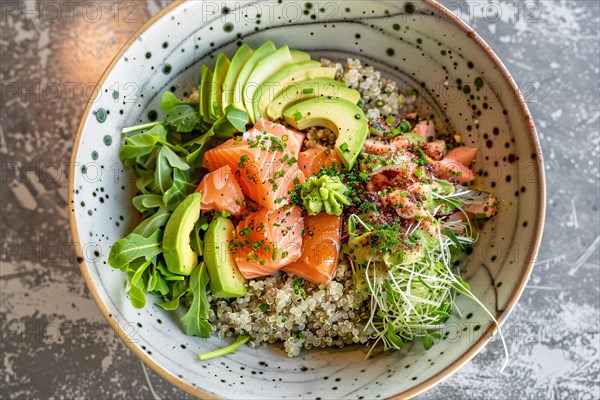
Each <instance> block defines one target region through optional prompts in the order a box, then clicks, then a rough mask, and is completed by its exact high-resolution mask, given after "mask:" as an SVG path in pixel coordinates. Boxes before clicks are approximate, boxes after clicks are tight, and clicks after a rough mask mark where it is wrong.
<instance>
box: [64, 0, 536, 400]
mask: <svg viewBox="0 0 600 400" xmlns="http://www.w3.org/2000/svg"><path fill="white" fill-rule="evenodd" d="M417 1H420V2H422V3H424V4H425V5H426V6H428V7H431V8H433V9H435V10H436V11H437V12H438V13H440V15H442V16H443V17H445V18H447V19H448V20H449V21H450V22H451V23H453V24H455V25H456V26H457V27H458V28H460V29H461V30H462V31H464V32H465V33H466V34H467V36H468V37H470V38H471V39H472V40H473V41H474V42H475V44H477V45H478V46H479V47H480V48H481V49H482V50H483V51H485V53H486V54H487V55H488V56H489V57H490V59H491V60H492V62H493V63H494V64H495V66H496V67H497V68H498V70H499V72H500V73H501V74H502V76H503V77H504V79H506V81H507V82H508V84H509V87H510V88H511V89H512V92H513V93H512V94H513V96H514V97H515V98H516V99H517V103H518V106H519V108H520V110H521V112H522V114H523V115H524V116H525V118H526V120H527V123H528V128H529V129H528V130H529V136H530V137H531V138H532V139H533V145H534V149H535V154H536V160H538V162H537V163H536V167H537V173H538V176H539V177H540V179H539V181H538V196H539V201H538V207H537V215H536V224H535V228H534V232H533V244H534V245H533V249H532V253H531V257H529V258H528V259H527V260H526V261H525V264H524V266H523V269H522V271H523V273H522V275H521V279H520V281H519V283H518V285H517V287H516V289H515V290H514V291H513V293H512V295H511V296H510V297H509V299H508V301H507V303H506V306H505V307H504V309H503V310H502V311H501V312H500V313H499V315H498V316H497V319H498V320H499V322H500V325H502V324H503V323H504V321H506V318H507V317H508V316H509V315H510V313H511V311H512V310H513V308H514V306H515V304H516V303H517V301H518V300H519V298H520V297H521V295H522V293H523V291H524V289H525V286H526V285H527V282H528V280H529V277H530V276H531V273H532V271H533V267H534V264H535V260H536V259H537V255H538V251H539V248H540V245H541V241H542V233H543V230H544V223H545V215H546V175H545V169H544V160H543V157H542V150H541V145H540V142H539V138H538V135H537V131H536V128H535V125H534V122H533V118H532V117H531V114H530V112H529V109H528V107H527V104H526V103H525V100H524V99H523V96H522V95H521V92H520V91H519V88H518V86H517V84H516V83H515V81H514V79H513V78H512V76H511V75H510V73H509V71H508V69H507V68H506V66H505V65H504V64H503V63H502V61H501V60H500V59H499V58H498V56H497V55H496V54H495V53H494V52H493V50H492V49H491V47H490V46H489V45H488V44H487V43H486V42H485V41H484V40H483V39H482V38H481V37H480V36H479V35H478V34H477V32H475V30H474V29H473V28H471V27H470V26H469V25H468V24H467V23H466V22H464V21H463V20H462V19H460V18H459V17H457V16H456V15H454V14H453V13H452V12H451V11H450V10H449V9H447V8H446V7H444V6H443V5H442V4H440V3H438V2H437V1H435V0H417ZM185 3H186V0H175V1H174V2H173V3H171V4H169V5H168V6H166V7H164V8H162V9H161V10H160V11H159V12H157V13H156V14H155V15H154V16H152V17H151V18H150V19H148V21H146V22H145V23H144V24H143V25H142V27H141V28H140V29H138V31H136V32H135V33H134V34H133V35H132V36H131V37H130V38H129V40H127V42H126V43H125V44H124V45H123V46H122V47H121V49H120V50H119V51H118V52H117V54H116V55H115V56H114V57H113V59H112V60H111V62H110V63H109V64H108V66H107V67H106V69H105V70H104V72H103V73H102V76H101V77H100V79H99V80H98V83H97V85H96V86H95V88H94V92H93V93H92V95H91V96H90V99H89V101H88V103H87V105H86V108H85V110H84V112H83V114H82V118H81V121H80V123H79V126H78V128H77V134H76V136H75V139H74V143H73V149H72V153H71V159H70V169H69V180H68V191H69V193H68V200H69V204H74V185H75V173H76V158H77V155H78V151H79V144H80V142H81V137H82V134H83V131H84V129H85V125H86V118H87V116H88V115H89V113H90V111H91V109H92V106H93V105H94V100H95V98H96V96H97V95H98V92H99V91H100V90H101V88H102V85H103V84H104V82H105V81H106V79H107V78H108V76H109V75H110V73H111V72H112V71H113V69H114V67H115V65H116V64H117V62H118V61H119V60H120V59H121V57H122V56H123V55H124V54H125V53H126V52H127V51H128V50H129V48H130V47H131V46H132V45H133V43H135V42H136V40H137V38H138V37H139V36H140V35H141V34H142V33H144V32H145V31H146V30H148V29H149V28H150V27H151V26H152V25H154V23H155V22H156V21H158V20H159V19H161V18H162V17H163V16H165V15H166V14H168V13H169V12H171V11H172V10H174V9H175V8H177V7H179V6H180V5H182V4H185ZM69 223H70V231H71V237H72V239H73V246H74V252H75V256H76V257H77V260H78V261H79V269H80V271H81V274H82V275H83V279H84V281H85V284H86V286H87V288H88V290H89V292H90V295H91V296H92V298H93V299H94V301H95V303H96V305H97V306H98V308H99V309H100V311H101V312H102V315H103V316H104V318H105V319H106V320H107V322H108V323H109V325H110V326H111V327H112V328H113V329H114V330H115V331H116V332H117V334H118V336H119V338H120V339H121V340H122V341H123V342H125V344H126V345H127V347H128V348H129V349H130V350H131V351H133V353H134V354H135V355H136V356H137V357H138V358H139V359H141V360H142V361H143V362H144V364H146V365H147V366H148V367H150V368H152V370H154V371H155V372H156V373H158V374H159V375H160V376H162V377H163V378H165V379H166V380H167V381H169V382H170V383H172V384H174V385H175V386H177V387H178V388H180V389H182V390H184V391H186V392H188V393H189V394H192V395H194V396H196V397H199V398H204V399H219V397H217V396H214V395H213V394H210V393H207V392H205V391H203V390H201V389H199V388H197V387H194V386H192V385H190V384H189V383H187V382H185V381H184V380H183V379H180V378H178V377H176V376H175V375H173V374H172V373H171V372H169V371H168V370H167V369H166V368H164V367H163V366H162V365H160V364H158V363H157V362H155V361H154V360H152V358H150V357H149V356H148V355H147V354H146V353H145V352H144V351H142V349H140V348H139V347H138V346H136V345H135V344H134V342H133V341H132V340H130V339H131V338H130V337H129V336H128V335H127V333H126V331H125V330H124V329H121V328H120V325H119V324H118V322H117V321H116V320H115V319H114V318H112V316H111V314H110V311H109V310H108V308H107V306H106V305H105V304H104V302H103V301H102V299H101V298H100V294H99V292H98V290H97V287H96V285H95V283H94V282H93V280H92V277H91V274H90V272H89V268H88V266H87V264H86V262H85V258H84V257H83V249H82V247H81V243H80V241H79V233H78V231H77V220H76V215H75V212H74V209H71V212H70V213H69ZM497 329H498V328H497V327H496V326H495V325H491V326H490V328H488V329H487V331H486V332H485V333H484V334H483V335H482V337H481V338H480V339H479V340H478V341H476V342H475V343H474V344H473V345H471V347H469V349H468V350H467V351H466V352H465V353H463V354H462V355H461V356H460V357H459V358H458V359H456V360H455V361H454V362H452V363H451V364H450V365H449V366H447V367H446V368H445V369H444V370H442V371H440V372H438V373H437V374H435V375H434V376H432V377H431V378H429V379H427V380H426V381H424V382H422V383H420V384H418V385H416V386H414V387H412V388H411V389H409V390H406V391H404V392H402V393H398V394H396V395H393V396H392V397H390V398H391V399H406V398H412V397H414V396H416V395H418V394H420V393H423V392H424V391H426V390H427V389H429V388H431V387H433V386H435V385H437V384H438V383H440V382H442V381H443V380H445V379H446V378H448V377H449V376H451V375H452V374H453V373H455V372H456V371H458V370H459V369H460V368H461V367H463V366H464V365H465V364H466V363H468V362H469V361H470V360H471V359H472V358H473V357H475V356H476V355H477V354H478V353H479V352H480V351H481V350H482V349H483V348H484V346H485V344H486V342H487V340H488V339H489V338H490V337H491V336H492V335H493V334H494V333H495V332H496V330H497Z"/></svg>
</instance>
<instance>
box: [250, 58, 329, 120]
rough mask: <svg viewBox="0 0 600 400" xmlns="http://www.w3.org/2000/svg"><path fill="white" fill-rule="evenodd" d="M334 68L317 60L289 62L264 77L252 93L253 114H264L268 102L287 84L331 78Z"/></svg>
mask: <svg viewBox="0 0 600 400" xmlns="http://www.w3.org/2000/svg"><path fill="white" fill-rule="evenodd" d="M334 76H335V68H325V67H321V64H320V63H319V62H318V61H302V62H299V63H295V64H290V65H288V66H286V67H284V68H282V69H280V70H279V71H277V72H275V73H274V74H273V75H271V76H270V77H268V78H267V79H265V81H264V82H263V83H262V84H261V85H260V86H259V87H258V89H257V90H256V93H255V94H254V99H253V101H252V103H253V104H252V106H253V107H254V110H253V111H254V116H255V117H256V119H257V120H258V119H260V117H261V116H265V114H266V112H267V107H268V106H269V103H270V102H271V101H272V100H273V99H274V98H275V97H277V96H278V95H279V94H280V93H281V92H283V91H284V90H285V89H286V88H287V87H288V86H289V85H293V84H294V83H295V82H301V81H303V80H305V79H312V78H333V77H334Z"/></svg>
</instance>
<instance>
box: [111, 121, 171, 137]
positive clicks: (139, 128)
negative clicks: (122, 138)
mask: <svg viewBox="0 0 600 400" xmlns="http://www.w3.org/2000/svg"><path fill="white" fill-rule="evenodd" d="M160 123H162V121H157V122H149V123H147V124H142V125H135V126H128V127H127V128H123V129H122V130H121V133H122V134H125V135H126V134H128V133H131V132H137V131H142V130H144V129H150V128H153V127H154V126H155V125H158V124H160Z"/></svg>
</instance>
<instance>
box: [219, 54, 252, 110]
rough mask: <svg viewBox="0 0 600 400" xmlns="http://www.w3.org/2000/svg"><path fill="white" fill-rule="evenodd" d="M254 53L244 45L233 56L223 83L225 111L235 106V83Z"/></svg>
mask: <svg viewBox="0 0 600 400" xmlns="http://www.w3.org/2000/svg"><path fill="white" fill-rule="evenodd" d="M252 53H253V50H252V49H251V48H250V47H249V46H248V45H247V44H245V43H244V44H242V45H241V46H240V48H239V49H238V50H237V51H236V52H235V54H234V55H233V58H232V59H231V62H230V64H229V69H228V70H227V75H226V76H225V80H224V81H223V87H222V89H223V96H222V103H223V110H225V109H226V108H227V107H228V106H229V105H231V104H233V93H234V89H235V82H236V81H237V78H238V75H239V74H240V71H241V70H242V68H243V67H244V64H246V61H248V58H250V56H251V55H252Z"/></svg>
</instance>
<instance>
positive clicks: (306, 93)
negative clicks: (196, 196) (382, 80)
mask: <svg viewBox="0 0 600 400" xmlns="http://www.w3.org/2000/svg"><path fill="white" fill-rule="evenodd" d="M315 97H327V98H332V97H339V98H342V99H346V100H348V101H349V102H351V103H354V104H356V103H358V101H359V100H360V93H358V91H356V90H354V89H350V88H349V87H347V86H346V85H344V84H343V83H342V82H340V81H336V80H333V79H307V80H305V81H300V82H298V83H294V84H290V85H288V86H287V88H286V89H285V90H284V91H282V92H281V93H280V94H279V95H278V96H277V97H276V98H275V99H274V100H273V101H272V102H271V104H269V105H268V107H267V112H266V114H267V117H268V118H269V119H270V120H271V121H277V120H278V119H280V118H281V117H282V115H283V111H284V110H286V109H288V108H289V107H291V106H293V105H294V104H297V103H300V102H301V101H304V100H309V99H312V98H315ZM263 98H264V96H263ZM261 100H262V99H261ZM332 101H333V100H332Z"/></svg>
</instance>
